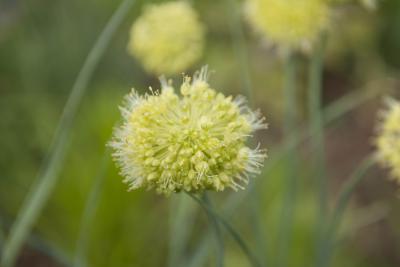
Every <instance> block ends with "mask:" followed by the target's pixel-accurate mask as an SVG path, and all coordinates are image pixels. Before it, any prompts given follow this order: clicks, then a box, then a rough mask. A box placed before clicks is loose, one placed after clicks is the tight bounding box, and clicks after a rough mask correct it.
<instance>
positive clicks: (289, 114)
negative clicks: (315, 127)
mask: <svg viewBox="0 0 400 267" xmlns="http://www.w3.org/2000/svg"><path fill="white" fill-rule="evenodd" d="M283 93H284V101H285V119H284V138H285V139H290V138H291V137H292V135H293V133H294V132H296V131H297V129H296V128H297V127H296V112H297V109H296V107H297V104H296V102H297V99H296V58H295V55H294V54H289V55H288V56H287V58H286V61H285V84H284V90H283ZM296 161H297V157H296V154H295V151H294V150H292V151H291V153H290V154H288V155H287V157H286V172H285V176H286V180H285V187H284V188H285V189H286V190H287V191H286V193H285V196H284V202H283V207H282V214H281V218H280V223H279V229H278V243H277V248H278V251H277V255H278V256H277V264H276V266H278V267H281V266H286V265H287V259H288V256H289V249H290V242H291V232H292V229H291V227H292V222H293V216H294V215H293V213H294V206H295V205H294V203H295V195H296V191H297V189H296V188H297V181H296V180H297V179H296V170H295V169H296Z"/></svg>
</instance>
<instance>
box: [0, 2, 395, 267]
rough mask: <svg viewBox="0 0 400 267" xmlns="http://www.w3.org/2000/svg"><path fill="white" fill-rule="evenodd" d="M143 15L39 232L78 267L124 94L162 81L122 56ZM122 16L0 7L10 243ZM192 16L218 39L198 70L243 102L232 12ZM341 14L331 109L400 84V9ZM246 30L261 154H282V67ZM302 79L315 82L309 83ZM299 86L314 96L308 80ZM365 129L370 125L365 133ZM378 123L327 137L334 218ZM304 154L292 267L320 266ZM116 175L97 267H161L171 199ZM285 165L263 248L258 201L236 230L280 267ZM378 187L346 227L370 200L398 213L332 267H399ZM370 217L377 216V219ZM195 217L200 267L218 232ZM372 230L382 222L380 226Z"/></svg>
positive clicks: (120, 37) (90, 100) (329, 65)
mask: <svg viewBox="0 0 400 267" xmlns="http://www.w3.org/2000/svg"><path fill="white" fill-rule="evenodd" d="M145 2H148V1H144V0H142V1H138V2H137V4H136V5H135V7H134V8H133V10H132V12H131V14H130V17H129V20H128V21H126V22H125V23H124V24H123V26H122V27H121V28H120V29H119V31H118V33H117V35H116V38H115V40H114V41H113V42H112V45H111V47H110V48H109V49H108V52H107V54H106V55H105V57H104V58H103V59H102V61H101V63H100V66H99V68H98V70H97V71H96V75H95V77H94V79H93V81H92V83H91V84H90V88H89V90H88V91H89V93H88V94H87V95H86V96H85V99H84V103H83V104H82V106H81V108H80V110H79V112H78V117H77V122H76V124H75V126H74V129H73V140H72V144H71V146H70V147H69V149H68V150H69V152H68V158H67V160H66V162H65V164H64V167H63V171H62V175H61V179H60V182H59V183H58V184H57V187H56V191H55V192H54V194H53V196H52V198H51V199H50V201H49V202H48V204H47V206H46V209H45V211H44V212H43V214H42V216H41V217H40V220H39V222H38V223H37V226H36V228H35V231H34V234H35V235H36V236H39V237H40V240H42V241H43V242H44V243H46V244H47V246H48V247H53V248H55V249H56V250H57V251H61V252H62V253H63V254H64V255H66V257H67V258H68V259H71V261H72V259H73V257H74V252H75V249H76V240H77V238H78V233H79V228H80V222H81V217H82V213H83V211H84V206H85V203H86V200H87V197H88V195H89V194H90V191H91V189H92V188H93V186H94V184H95V182H96V181H95V180H94V179H95V177H96V174H97V173H98V170H99V169H100V164H101V159H102V157H103V154H104V153H108V152H107V151H106V146H105V145H106V143H107V141H108V139H109V137H110V135H111V132H112V128H113V126H114V125H115V123H118V121H119V112H118V105H119V104H120V103H121V101H122V98H123V95H125V94H126V93H127V92H129V90H130V88H131V87H135V88H137V89H138V90H140V91H142V92H144V91H145V90H146V88H147V87H148V86H153V87H154V88H158V81H157V77H152V76H151V75H149V74H147V73H145V72H144V71H143V69H142V67H141V66H140V65H139V64H138V63H137V62H136V61H135V60H134V59H132V58H131V57H129V56H128V54H127V53H126V43H127V39H128V30H129V26H130V24H131V22H132V21H133V20H134V19H135V17H136V16H137V15H138V14H139V12H140V10H141V6H142V5H143V3H145ZM117 4H118V2H117V1H105V0H89V1H78V0H70V1H61V0H57V1H53V0H44V1H33V0H28V1H16V0H7V1H2V2H0V116H1V119H0V137H1V138H0V150H1V153H0V169H1V176H0V222H1V224H0V227H2V229H3V230H4V231H5V232H6V233H7V232H8V230H9V226H10V224H11V223H12V221H13V220H14V219H15V216H16V214H17V211H18V209H19V207H20V205H21V203H22V200H23V199H24V196H25V195H26V194H27V192H28V188H29V187H30V185H32V183H33V182H34V178H35V177H36V174H37V172H38V171H39V169H38V168H39V166H40V165H41V163H42V162H43V161H44V160H46V158H45V157H46V152H47V149H48V147H49V143H50V140H51V138H52V136H53V134H54V129H55V127H56V125H57V122H58V119H59V116H60V113H61V110H62V107H63V105H64V103H65V100H66V98H67V96H68V93H69V89H70V87H71V85H72V83H73V81H74V79H75V77H76V75H77V73H78V71H79V69H80V67H81V65H82V63H83V60H84V58H85V56H86V54H87V53H88V51H89V49H90V47H91V46H92V45H93V42H94V40H95V39H96V37H97V35H98V34H99V33H100V31H101V29H102V27H103V26H104V24H105V22H106V21H107V19H108V18H109V16H110V14H111V13H112V11H113V10H114V9H115V8H116V6H117ZM193 4H194V6H195V7H196V8H197V9H198V10H199V12H200V14H201V17H202V20H203V21H204V22H205V23H206V25H207V27H208V33H207V38H208V39H207V49H206V51H205V55H204V58H203V60H202V62H201V63H199V64H198V66H196V67H199V66H200V65H202V64H205V63H207V64H209V65H210V68H211V69H213V70H215V73H213V74H212V76H211V80H212V84H213V85H214V87H215V88H217V89H219V90H221V91H223V92H224V93H226V94H234V95H236V94H245V92H244V91H243V89H242V83H241V81H240V77H241V76H240V70H241V68H240V66H238V61H237V58H236V55H235V52H234V49H233V46H232V42H233V40H232V35H231V32H230V31H229V26H228V24H229V22H228V19H229V12H231V10H229V8H227V5H226V1H211V0H206V1H193ZM340 12H341V13H342V14H340V19H337V20H336V21H335V24H334V25H333V28H332V34H331V36H330V38H329V46H328V52H327V60H326V69H325V78H326V79H325V81H326V82H325V91H324V100H325V102H332V101H334V99H336V98H337V97H338V96H341V95H344V94H346V93H348V92H350V91H352V90H354V89H358V88H360V87H363V86H364V84H368V83H369V81H380V80H384V79H385V78H395V77H396V75H397V73H398V68H399V67H400V54H399V53H398V51H399V49H400V30H399V29H400V2H399V1H398V0H384V1H382V5H381V8H379V9H378V10H377V11H376V12H371V11H366V10H363V9H361V8H359V7H352V8H349V9H348V10H341V11H340ZM245 31H246V39H247V50H246V51H247V53H248V54H249V71H250V74H251V78H252V80H253V84H254V88H253V93H254V95H255V99H256V101H255V106H257V107H260V108H261V109H262V112H263V113H264V114H266V115H267V119H268V121H269V122H270V125H271V127H270V130H269V131H268V132H264V133H262V135H260V136H258V137H259V139H260V141H261V142H262V144H263V146H265V147H274V146H276V144H277V143H278V142H279V140H280V132H281V128H280V126H279V125H280V121H281V119H282V118H281V117H282V114H281V113H282V108H283V107H282V105H283V102H282V101H281V84H282V71H281V68H282V66H281V61H280V59H279V57H278V56H276V53H275V51H274V50H273V49H271V48H266V47H264V46H263V45H262V44H261V41H260V40H259V39H257V37H256V35H255V34H253V33H252V32H251V30H250V29H249V28H248V27H247V26H245ZM306 63H307V60H306V58H305V57H304V58H302V59H301V66H306ZM193 69H195V68H193ZM301 76H302V77H303V76H304V77H306V75H305V74H304V73H303V72H302V73H301ZM174 79H175V82H177V81H179V80H180V79H181V76H179V75H177V76H176V77H174ZM302 80H304V84H305V83H306V81H305V78H302ZM304 84H301V86H300V87H301V90H300V93H299V104H300V105H301V107H302V110H300V111H299V117H300V120H302V121H303V122H304V120H305V119H306V118H305V109H306V106H305V103H304V94H305V93H304V88H303V87H304V86H303V85H304ZM379 85H380V84H379V83H377V86H379ZM384 85H385V83H382V86H384ZM398 86H399V84H397V90H398ZM382 91H385V92H386V91H387V92H394V91H395V88H382ZM395 93H396V92H395ZM397 94H398V93H397ZM376 106H377V105H376V104H374V103H372V104H370V105H368V107H366V108H365V111H367V112H374V109H373V108H374V107H376ZM363 120H367V122H366V123H365V124H363V123H360V121H363ZM371 122H373V121H372V120H371V116H370V114H365V113H362V112H360V113H357V114H353V115H352V116H351V118H346V119H344V120H343V121H342V122H341V123H338V124H337V125H336V128H335V129H334V130H332V132H328V133H327V136H328V137H329V138H328V141H327V142H328V151H330V152H331V153H332V154H331V155H330V156H328V160H330V164H329V165H330V168H331V170H332V174H331V175H330V177H329V178H331V179H332V181H333V182H332V184H331V187H332V190H331V191H332V193H331V200H332V201H331V202H332V203H331V204H330V206H333V205H334V201H335V200H336V195H335V193H336V192H337V190H338V185H339V184H341V183H342V181H343V180H344V179H345V178H344V177H343V176H345V175H347V174H348V173H349V170H348V167H347V165H346V164H345V163H343V161H341V160H338V157H344V156H346V158H347V159H348V161H349V162H352V163H354V164H355V163H356V162H357V159H358V158H360V154H362V153H366V152H367V151H368V145H367V143H368V142H369V141H368V138H369V137H368V134H371V133H372V131H370V128H371V125H370V124H371ZM368 123H369V124H368ZM354 124H356V125H355V126H354ZM351 127H358V128H357V129H358V130H356V133H357V134H359V135H361V137H360V138H361V139H362V140H363V141H364V142H365V143H364V144H363V146H364V147H363V146H362V145H361V146H351V144H350V143H351V142H356V141H355V140H357V139H358V138H359V137H358V136H354V135H351V134H349V131H352V130H350V129H351ZM367 127H368V128H367ZM366 132H367V133H366ZM337 144H340V145H341V146H344V147H346V146H351V147H352V148H353V149H354V151H351V153H350V154H348V155H344V154H339V155H338V154H337V153H338V152H337V151H336V150H335V149H333V148H332V147H335V146H337ZM329 147H331V148H330V149H329ZM344 151H348V150H346V149H345V150H344ZM301 153H303V154H304V157H303V159H302V160H301V162H300V164H299V165H300V166H301V167H302V168H301V173H300V174H299V176H298V177H297V180H298V194H297V196H296V203H295V208H296V213H295V219H294V224H293V225H294V226H293V229H292V233H293V238H292V242H291V246H290V259H289V262H290V266H310V264H312V263H313V255H314V247H313V242H314V235H313V233H314V231H315V217H316V214H315V213H316V207H315V205H316V201H315V197H316V194H315V184H314V181H312V180H311V179H310V178H308V177H309V176H310V175H309V174H310V170H309V168H310V165H311V163H310V162H308V153H309V151H307V149H301ZM335 153H336V154H335ZM344 153H346V152H344ZM273 156H274V155H270V157H273ZM111 166H112V167H111V168H110V169H109V170H108V171H107V174H106V178H105V182H104V184H103V186H102V191H101V193H100V197H99V201H98V203H97V207H96V212H95V217H94V218H93V221H92V224H91V227H90V229H89V231H90V233H89V237H90V239H89V245H88V255H87V263H88V266H96V267H102V266H118V267H124V266H165V265H166V262H167V258H168V245H169V240H168V239H169V237H170V235H171V234H170V233H169V232H168V231H169V214H168V202H169V200H168V199H166V198H164V197H163V196H157V195H155V194H154V193H152V192H143V191H140V190H139V191H135V192H129V193H128V192H126V189H127V186H126V185H125V184H123V183H122V182H121V180H122V178H121V177H120V176H119V175H118V174H117V170H116V169H115V167H114V165H113V164H111ZM284 166H285V165H284V162H280V164H278V165H277V166H275V167H274V168H272V169H271V170H270V171H269V172H268V173H265V174H264V175H263V177H258V178H257V180H256V183H257V186H256V190H257V191H258V195H259V201H260V203H259V205H258V206H259V210H258V212H259V216H260V218H261V220H260V222H259V224H260V226H261V229H262V234H261V236H262V239H263V240H265V247H264V248H259V247H257V245H256V244H257V242H256V240H257V238H260V236H257V235H260V233H254V231H252V229H253V230H254V227H253V225H252V221H251V220H250V218H251V209H252V207H251V204H250V202H251V200H250V199H249V198H248V197H245V198H244V199H243V201H242V203H240V205H239V207H238V208H237V209H235V212H234V213H233V216H232V223H233V224H234V225H235V226H236V227H237V228H238V229H239V230H240V232H241V233H242V234H243V236H244V237H245V239H246V240H247V241H248V242H249V244H250V246H251V247H252V248H254V249H255V250H257V251H259V250H261V251H263V254H264V256H265V258H266V259H267V260H268V261H269V262H270V263H271V264H272V265H270V266H273V262H274V261H275V260H276V259H274V256H275V255H276V254H278V253H277V251H275V250H276V246H275V244H276V239H277V231H276V229H277V228H278V226H279V224H280V221H279V218H280V216H279V214H280V210H281V206H282V202H283V201H282V198H283V195H284V192H285V188H284V181H283V179H282V177H283V173H284ZM342 169H343V170H342ZM370 178H372V179H373V181H372V182H371V181H369V180H368V182H367V183H366V185H364V186H363V188H362V190H361V191H360V192H361V193H360V197H359V198H358V200H359V201H358V202H357V203H358V205H354V207H353V209H352V210H351V211H349V212H348V214H359V213H357V211H358V206H359V205H361V206H366V207H367V208H368V207H369V205H371V203H372V202H373V201H374V200H373V199H380V201H381V202H382V203H383V204H382V205H383V206H382V207H391V208H390V209H389V210H390V212H389V213H388V214H384V215H380V216H383V218H382V219H380V220H379V221H378V222H375V223H374V225H375V226H369V225H367V226H363V227H362V229H356V230H357V231H356V232H357V233H356V232H355V230H351V229H354V225H355V221H356V220H355V219H356V218H354V219H352V218H351V216H349V217H348V218H347V219H346V223H345V225H344V227H343V229H342V232H341V237H342V238H343V240H344V241H343V246H341V249H340V250H339V252H338V253H337V254H336V256H337V257H335V261H334V265H333V266H342V267H346V266H349V267H354V266H362V267H386V266H387V267H396V266H399V265H400V256H399V254H398V251H399V248H400V230H399V228H398V227H397V226H398V224H399V222H400V215H399V214H400V213H399V211H400V205H399V202H398V199H397V198H396V197H395V189H393V184H390V183H389V182H386V181H385V180H384V175H382V173H380V172H378V171H376V172H375V176H372V175H371V177H370ZM368 193H370V194H368ZM230 194H233V193H231V192H228V193H223V194H221V195H219V196H217V195H215V194H213V195H212V197H213V198H214V199H216V200H217V209H221V207H222V205H223V203H224V201H225V200H226V199H227V197H228V196H229V195H230ZM364 209H365V208H364ZM365 212H366V213H368V210H367V211H365ZM197 213H198V212H197ZM197 213H196V215H194V216H196V217H195V220H194V225H190V227H192V229H193V231H192V234H191V236H190V239H189V243H188V244H187V247H186V248H185V250H184V255H181V257H182V258H184V259H186V260H190V258H191V255H194V253H195V252H196V248H197V245H198V244H199V241H200V240H201V237H202V236H203V235H204V232H205V231H206V230H207V229H208V228H207V222H206V218H205V216H204V214H202V213H200V214H197ZM378 213H379V212H378ZM379 214H380V213H379ZM227 215H228V214H227ZM377 216H378V215H377ZM379 218H380V217H379ZM371 220H372V221H374V220H373V218H372V219H371ZM358 223H360V222H358ZM360 225H362V222H361V223H360ZM348 229H350V230H348ZM365 236H366V237H365ZM229 240H230V239H229V237H227V236H226V242H227V251H226V266H229V267H236V266H238V267H244V266H248V265H247V264H248V263H247V262H246V259H245V258H244V257H243V255H242V254H241V251H240V250H239V249H238V248H237V247H236V245H235V244H234V243H233V242H232V241H229ZM0 242H1V239H0ZM210 242H213V241H210ZM371 243H374V244H371ZM213 248H214V246H213V245H212V244H209V251H208V252H209V254H210V257H209V259H208V260H207V263H206V265H205V266H213V263H214V261H213V257H214V253H213ZM56 261H57V260H56Z"/></svg>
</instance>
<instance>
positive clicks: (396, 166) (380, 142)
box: [376, 98, 400, 183]
mask: <svg viewBox="0 0 400 267" xmlns="http://www.w3.org/2000/svg"><path fill="white" fill-rule="evenodd" d="M387 103H388V104H387V109H386V110H384V111H382V112H381V113H380V115H381V119H380V121H379V124H378V135H377V138H376V147H377V155H378V159H379V161H380V162H381V164H382V165H383V166H384V167H387V168H388V169H389V170H390V173H391V176H392V178H393V179H395V180H397V181H398V182H399V183H400V102H399V101H397V100H394V99H392V98H390V99H388V100H387Z"/></svg>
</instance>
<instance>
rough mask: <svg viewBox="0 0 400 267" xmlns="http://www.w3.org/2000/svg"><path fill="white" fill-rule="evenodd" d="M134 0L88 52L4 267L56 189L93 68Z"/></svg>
mask: <svg viewBox="0 0 400 267" xmlns="http://www.w3.org/2000/svg"><path fill="white" fill-rule="evenodd" d="M134 1H135V0H124V1H123V2H122V3H121V4H120V6H119V7H118V9H117V10H116V12H115V13H114V14H113V16H112V17H111V19H110V20H109V21H108V23H107V25H106V26H105V28H104V29H103V31H102V33H101V34H100V36H99V38H98V39H97V41H96V43H95V44H94V46H93V48H92V50H91V51H90V52H89V54H88V56H87V58H86V60H85V62H84V64H83V67H82V69H81V70H80V72H79V74H78V77H77V79H76V81H75V83H74V85H73V87H72V90H71V93H70V95H69V97H68V100H67V103H66V104H65V106H64V109H63V112H62V115H61V119H60V121H59V124H58V126H57V130H56V132H55V135H54V139H53V141H52V144H51V146H50V152H49V155H48V158H47V160H46V161H45V162H44V164H43V165H42V167H41V170H40V172H39V175H38V178H37V180H36V183H35V184H34V185H33V187H32V188H31V190H30V193H29V194H28V195H27V197H26V199H25V201H24V203H23V206H22V208H21V209H20V211H19V214H18V216H17V219H16V222H15V223H14V225H13V226H12V228H11V232H10V236H9V238H8V240H7V241H6V244H5V247H4V250H3V254H2V259H1V265H2V267H11V266H13V265H14V262H15V260H16V257H17V255H18V253H19V251H20V249H21V246H22V245H23V243H24V241H25V240H26V238H27V237H28V235H29V233H30V231H31V229H32V227H33V225H34V224H35V222H36V220H37V218H38V217H39V215H40V213H41V211H42V209H43V207H44V205H45V204H46V202H47V200H48V198H49V197H50V195H51V193H52V191H53V188H54V186H55V184H56V182H57V178H58V177H59V172H60V170H61V167H62V163H63V161H64V158H65V155H66V151H67V147H68V144H69V140H70V134H71V129H72V126H73V122H74V119H75V115H76V112H77V110H78V107H79V105H80V103H81V100H82V98H83V95H84V93H85V92H86V89H87V85H88V83H89V80H90V79H91V77H92V76H93V73H94V70H95V69H96V67H97V65H98V63H99V61H100V59H101V57H102V56H103V54H104V52H105V51H106V48H107V47H108V45H109V43H110V41H111V39H112V36H113V35H114V33H115V31H116V30H117V28H118V27H119V25H120V24H121V23H122V21H123V19H124V18H125V17H126V15H127V14H128V11H129V10H130V7H131V6H132V5H133V3H134Z"/></svg>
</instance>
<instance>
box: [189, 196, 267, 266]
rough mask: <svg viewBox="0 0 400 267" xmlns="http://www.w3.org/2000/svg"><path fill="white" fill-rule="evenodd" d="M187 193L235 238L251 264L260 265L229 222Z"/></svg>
mask: <svg viewBox="0 0 400 267" xmlns="http://www.w3.org/2000/svg"><path fill="white" fill-rule="evenodd" d="M187 194H188V195H189V196H190V197H191V198H192V199H194V200H195V201H196V202H197V203H198V204H199V205H200V206H201V207H202V208H203V209H204V211H205V212H207V213H209V214H210V215H212V216H213V217H214V218H215V219H216V220H218V222H219V223H221V225H222V226H223V227H224V228H225V230H226V231H227V232H228V233H229V234H230V235H231V236H232V238H233V239H234V240H235V242H236V243H237V244H238V245H239V247H240V249H241V250H242V251H243V253H244V254H245V255H246V257H247V258H248V260H249V262H250V263H251V264H252V266H254V267H261V266H262V265H261V264H260V262H259V261H258V259H257V258H256V257H255V256H254V254H253V253H252V252H251V250H250V248H249V247H248V246H247V244H246V243H245V241H244V240H243V239H242V237H241V236H240V235H239V233H238V232H237V231H236V230H235V229H234V228H233V227H232V226H231V225H230V223H229V222H227V221H226V220H225V219H224V218H223V217H222V216H220V215H219V214H218V213H216V212H215V211H214V210H213V209H212V207H210V206H209V205H208V204H206V203H205V202H204V201H202V200H201V199H200V198H198V197H196V196H194V195H193V194H191V193H187Z"/></svg>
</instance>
